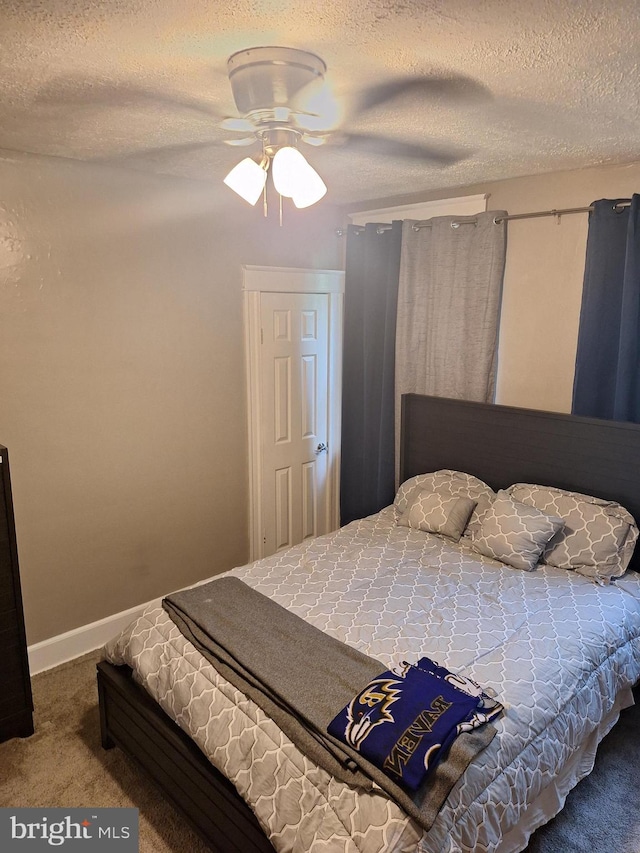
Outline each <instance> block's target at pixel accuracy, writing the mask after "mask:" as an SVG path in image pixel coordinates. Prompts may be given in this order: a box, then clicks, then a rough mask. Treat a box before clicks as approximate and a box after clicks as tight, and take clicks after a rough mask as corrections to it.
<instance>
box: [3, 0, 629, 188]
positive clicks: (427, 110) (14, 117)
mask: <svg viewBox="0 0 640 853" xmlns="http://www.w3.org/2000/svg"><path fill="white" fill-rule="evenodd" d="M257 45H285V46H288V47H299V48H304V49H306V50H311V51H314V52H315V53H317V54H319V55H320V56H321V57H322V58H323V59H324V60H325V62H326V63H327V66H328V73H327V78H328V79H329V80H330V81H331V82H332V84H333V86H334V88H335V90H336V91H337V92H338V93H339V94H341V95H342V96H344V98H345V99H346V102H348V96H349V95H353V94H354V93H356V92H357V91H358V90H360V89H362V88H363V87H365V86H368V85H370V84H372V83H381V82H384V81H391V80H394V79H396V78H398V77H401V76H406V75H415V76H416V77H420V76H423V75H434V74H435V75H437V76H449V75H463V76H465V77H468V78H470V79H471V80H472V81H475V82H476V83H477V84H479V86H476V87H475V88H474V87H468V88H467V90H466V91H471V92H473V91H482V88H481V87H484V90H486V97H482V98H475V99H474V98H468V97H467V98H465V97H458V98H456V97H454V98H451V99H448V98H442V97H433V98H426V99H425V98H424V97H417V96H411V95H407V96H405V98H404V100H403V99H400V100H398V101H396V102H393V103H392V104H390V105H387V106H384V107H379V108H377V109H374V110H372V111H369V112H368V113H367V114H366V116H365V117H361V118H359V119H357V120H353V121H352V122H349V121H348V114H347V120H346V125H345V126H346V127H347V128H348V129H349V130H350V131H355V132H368V133H378V134H382V135H385V136H390V137H394V138H396V139H401V140H404V141H406V142H422V143H425V142H427V143H433V144H438V145H448V144H454V145H455V146H456V148H461V149H463V150H464V151H465V152H466V153H467V154H468V156H466V158H465V159H463V160H461V161H460V162H458V163H456V164H455V165H451V166H446V167H442V166H434V164H433V163H429V162H426V163H425V162H420V161H416V160H402V159H396V158H392V157H385V156H381V155H375V156H374V155H372V154H367V155H365V154H361V153H360V154H356V153H352V151H351V150H350V149H349V148H343V147H340V146H337V145H327V146H323V147H322V148H315V149H312V148H306V149H305V154H306V156H307V158H308V159H309V161H310V162H311V163H312V164H313V165H315V166H316V168H317V169H318V171H319V172H320V173H321V174H322V176H323V177H324V178H325V181H326V183H327V184H328V186H329V194H328V196H327V199H328V201H332V202H334V203H344V202H350V201H363V200H366V199H370V198H382V197H390V196H397V195H403V194H407V193H418V192H422V191H428V190H433V189H439V188H448V187H454V186H461V185H467V184H472V183H476V182H480V181H488V180H496V179H500V178H507V177H514V176H517V175H530V174H535V173H539V172H548V171H556V170H560V169H571V168H580V167H583V166H587V165H595V164H603V163H625V162H631V161H640V100H639V98H640V79H639V69H638V57H639V56H640V3H639V2H638V0H601V2H595V0H593V1H592V0H528V2H527V0H346V2H343V3H340V4H338V3H336V2H335V0H229V2H222V0H0V148H4V149H7V150H9V151H24V152H32V153H37V154H48V155H54V156H59V157H67V158H73V159H80V160H93V161H104V160H106V161H109V162H114V163H117V164H119V165H122V166H126V167H127V168H135V169H142V170H147V171H152V172H160V173H166V174H171V175H179V176H185V177H189V178H197V179H203V180H207V181H213V182H214V185H215V186H216V187H218V186H219V183H218V182H219V181H221V179H222V178H223V177H224V175H225V174H226V172H227V171H228V170H229V169H230V168H231V166H232V165H233V164H234V163H235V162H237V161H238V160H239V159H241V157H243V156H246V153H247V151H253V150H254V149H233V148H230V147H228V146H226V145H224V144H223V142H222V140H223V139H225V138H229V137H230V136H233V134H230V133H228V132H225V131H223V130H221V129H220V127H219V126H218V122H219V118H218V117H219V116H225V115H236V112H235V109H234V104H233V100H232V97H231V90H230V87H229V82H228V79H227V76H226V60H227V58H228V56H229V55H230V54H231V53H233V52H234V51H237V50H241V49H242V48H247V47H254V46H257ZM464 88H465V87H463V89H464ZM203 107H205V108H206V109H203ZM209 110H210V113H211V115H209V114H208V111H209ZM209 141H211V142H212V143H216V144H214V145H211V146H207V147H204V146H201V145H199V143H203V142H209ZM192 143H193V144H194V145H193V147H192V148H191V149H189V148H186V149H185V148H184V146H185V145H186V144H192ZM172 146H173V148H172ZM176 146H177V148H176ZM162 149H165V150H162ZM220 193H221V197H225V198H226V197H227V196H226V195H225V194H228V193H229V190H227V189H226V188H224V187H221V188H220Z"/></svg>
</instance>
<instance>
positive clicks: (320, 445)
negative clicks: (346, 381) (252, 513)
mask: <svg viewBox="0 0 640 853" xmlns="http://www.w3.org/2000/svg"><path fill="white" fill-rule="evenodd" d="M260 323H261V328H262V344H261V347H260V371H259V378H260V409H261V415H262V427H263V429H262V448H261V449H262V454H261V455H262V462H261V468H262V476H261V481H262V507H263V510H262V519H263V525H264V536H263V556H267V555H268V554H272V553H275V552H276V551H279V550H281V549H283V548H289V547H291V546H292V545H295V544H297V543H298V542H301V541H303V539H307V538H310V537H313V536H317V535H319V534H321V533H325V532H327V531H328V530H329V518H328V512H327V509H328V499H327V498H328V494H327V489H328V473H329V471H328V453H327V440H328V435H329V422H328V394H329V387H328V383H329V296H328V294H326V293H262V294H261V296H260Z"/></svg>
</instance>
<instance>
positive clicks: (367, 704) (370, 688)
mask: <svg viewBox="0 0 640 853" xmlns="http://www.w3.org/2000/svg"><path fill="white" fill-rule="evenodd" d="M400 684H401V682H400V681H395V680H393V679H390V678H376V679H374V680H373V681H370V682H369V684H367V686H366V687H365V688H364V690H361V691H360V693H358V694H357V696H354V698H353V699H352V700H351V702H349V704H348V705H347V708H346V712H347V726H346V729H345V733H344V734H345V740H346V742H347V743H348V744H349V745H350V746H352V747H353V748H354V749H359V748H360V744H361V743H362V741H363V740H364V739H365V738H366V737H367V735H369V734H370V733H371V731H372V730H373V729H374V728H375V727H376V726H379V725H380V724H381V723H393V722H394V719H393V716H392V714H391V713H390V711H389V708H390V707H391V705H393V703H394V702H397V700H398V699H399V698H400V694H401V692H402V691H401V690H399V689H398V686H399V685H400Z"/></svg>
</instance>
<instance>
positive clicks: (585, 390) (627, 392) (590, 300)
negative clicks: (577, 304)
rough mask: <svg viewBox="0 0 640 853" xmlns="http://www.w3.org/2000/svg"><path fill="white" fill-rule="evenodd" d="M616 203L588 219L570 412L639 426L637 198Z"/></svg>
mask: <svg viewBox="0 0 640 853" xmlns="http://www.w3.org/2000/svg"><path fill="white" fill-rule="evenodd" d="M620 201H627V202H628V200H624V199H602V200H600V201H596V202H594V203H593V211H592V212H591V213H590V214H589V234H588V238H587V257H586V265H585V275H584V287H583V291H582V308H581V311H580V327H579V332H578V350H577V355H576V371H575V378H574V385H573V408H572V411H573V413H574V414H576V415H586V416H589V417H595V418H606V419H610V420H617V421H634V422H636V423H640V195H634V196H633V197H632V199H631V204H630V206H624V207H623V206H620V205H619V204H618V202H620Z"/></svg>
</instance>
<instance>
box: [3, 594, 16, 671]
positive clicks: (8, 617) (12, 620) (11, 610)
mask: <svg viewBox="0 0 640 853" xmlns="http://www.w3.org/2000/svg"><path fill="white" fill-rule="evenodd" d="M5 631H6V632H7V636H10V635H13V636H15V635H16V634H17V633H18V611H17V610H16V608H15V607H7V608H6V609H5V610H3V609H2V599H0V637H1V636H2V634H3V633H4V632H5ZM2 653H3V648H2V647H0V656H2ZM0 672H2V663H0Z"/></svg>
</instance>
